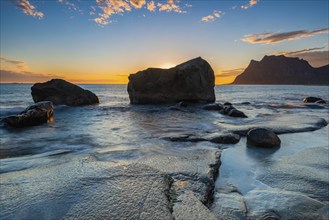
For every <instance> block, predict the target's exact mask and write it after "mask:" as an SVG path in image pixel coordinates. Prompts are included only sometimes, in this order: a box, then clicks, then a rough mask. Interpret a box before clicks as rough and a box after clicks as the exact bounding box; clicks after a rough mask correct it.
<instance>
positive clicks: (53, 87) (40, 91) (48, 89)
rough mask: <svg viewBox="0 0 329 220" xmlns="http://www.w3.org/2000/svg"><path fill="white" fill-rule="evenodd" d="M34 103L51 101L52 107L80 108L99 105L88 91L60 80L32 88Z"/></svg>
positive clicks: (95, 97)
mask: <svg viewBox="0 0 329 220" xmlns="http://www.w3.org/2000/svg"><path fill="white" fill-rule="evenodd" d="M31 90H32V93H31V94H32V97H33V100H34V102H40V101H51V102H52V103H53V104H54V105H62V104H63V105H68V106H80V105H91V104H97V103H99V100H98V97H97V96H96V95H95V94H94V93H92V92H90V91H89V90H85V89H82V88H81V87H79V86H77V85H74V84H72V83H69V82H67V81H65V80H62V79H52V80H50V81H48V82H45V83H36V84H34V85H33V86H32V88H31Z"/></svg>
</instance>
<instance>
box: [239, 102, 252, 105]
mask: <svg viewBox="0 0 329 220" xmlns="http://www.w3.org/2000/svg"><path fill="white" fill-rule="evenodd" d="M241 104H242V105H250V104H251V103H250V102H242V103H241Z"/></svg>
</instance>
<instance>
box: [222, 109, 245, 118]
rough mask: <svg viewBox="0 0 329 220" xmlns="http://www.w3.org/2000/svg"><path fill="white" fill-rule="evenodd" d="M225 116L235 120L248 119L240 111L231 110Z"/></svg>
mask: <svg viewBox="0 0 329 220" xmlns="http://www.w3.org/2000/svg"><path fill="white" fill-rule="evenodd" d="M227 115H228V116H231V117H236V118H248V116H246V115H245V114H244V113H243V112H242V111H239V110H237V109H231V110H230V111H229V113H228V114H227Z"/></svg>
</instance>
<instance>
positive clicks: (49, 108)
mask: <svg viewBox="0 0 329 220" xmlns="http://www.w3.org/2000/svg"><path fill="white" fill-rule="evenodd" d="M53 114H54V108H53V105H52V103H51V102H49V101H45V102H38V103H36V104H34V105H31V106H29V107H27V108H26V109H25V110H24V111H23V112H21V113H20V114H18V115H12V116H8V117H6V118H4V119H3V121H4V122H5V123H6V124H8V125H10V126H13V127H27V126H34V125H39V124H43V123H47V121H48V120H49V119H50V118H51V117H52V116H53Z"/></svg>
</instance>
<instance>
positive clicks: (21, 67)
mask: <svg viewBox="0 0 329 220" xmlns="http://www.w3.org/2000/svg"><path fill="white" fill-rule="evenodd" d="M0 61H3V62H5V63H9V64H12V65H14V66H15V67H16V68H17V69H18V70H20V71H26V70H28V68H29V67H28V66H27V64H26V63H25V62H24V61H20V60H12V59H9V58H6V57H0Z"/></svg>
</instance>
